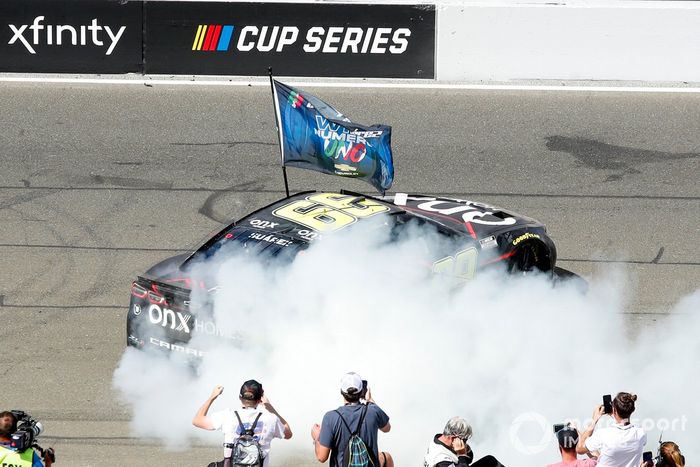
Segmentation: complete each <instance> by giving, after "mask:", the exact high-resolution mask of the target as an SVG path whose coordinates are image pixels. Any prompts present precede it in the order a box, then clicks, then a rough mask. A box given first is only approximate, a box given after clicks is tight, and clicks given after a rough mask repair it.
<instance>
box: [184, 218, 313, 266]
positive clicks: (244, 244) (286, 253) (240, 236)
mask: <svg viewBox="0 0 700 467" xmlns="http://www.w3.org/2000/svg"><path fill="white" fill-rule="evenodd" d="M307 246H308V245H307V244H306V243H304V242H300V241H298V240H295V239H294V238H292V237H288V236H286V235H283V234H276V233H270V232H265V231H263V230H260V229H254V228H250V227H238V226H232V227H231V228H229V229H227V230H226V231H224V232H222V233H221V234H220V235H219V236H218V238H217V239H215V241H213V242H210V243H207V244H205V245H203V246H202V247H201V248H200V249H199V250H197V252H195V254H194V255H192V256H191V257H190V258H189V259H188V260H187V262H186V263H193V262H200V261H206V260H208V259H210V258H212V257H213V256H214V255H215V254H216V253H218V252H219V251H220V250H221V249H222V248H224V247H225V249H226V251H227V252H230V253H234V252H242V253H245V254H247V255H255V256H257V257H260V258H263V259H272V258H275V259H281V260H283V261H285V262H288V261H292V259H294V257H295V256H296V254H297V253H298V252H299V250H301V249H304V248H306V247H307Z"/></svg>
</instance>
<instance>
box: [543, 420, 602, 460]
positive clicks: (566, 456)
mask: <svg viewBox="0 0 700 467" xmlns="http://www.w3.org/2000/svg"><path fill="white" fill-rule="evenodd" d="M556 435H557V442H558V444H559V453H560V454H561V462H557V463H556V464H549V465H548V466H547V467H593V466H595V465H596V461H595V459H579V458H578V457H577V456H576V444H577V443H578V430H577V429H576V428H574V427H573V426H571V425H567V426H566V427H564V428H563V429H561V430H559V431H557V433H556Z"/></svg>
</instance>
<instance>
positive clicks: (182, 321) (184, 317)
mask: <svg viewBox="0 0 700 467" xmlns="http://www.w3.org/2000/svg"><path fill="white" fill-rule="evenodd" d="M148 318H149V321H150V322H151V323H152V324H155V325H160V326H162V327H170V329H171V330H175V331H180V332H183V333H185V334H190V333H192V332H195V333H197V334H207V335H210V336H217V337H225V338H227V339H237V338H239V337H240V336H239V335H237V334H234V333H231V332H228V331H226V330H224V329H221V328H220V327H218V326H217V325H216V323H215V322H213V321H209V320H203V319H197V318H194V317H193V316H192V315H191V314H189V313H181V312H179V311H173V310H171V309H169V308H161V307H159V306H158V305H151V306H150V307H149V308H148ZM177 323H179V324H177ZM176 324H177V326H176Z"/></svg>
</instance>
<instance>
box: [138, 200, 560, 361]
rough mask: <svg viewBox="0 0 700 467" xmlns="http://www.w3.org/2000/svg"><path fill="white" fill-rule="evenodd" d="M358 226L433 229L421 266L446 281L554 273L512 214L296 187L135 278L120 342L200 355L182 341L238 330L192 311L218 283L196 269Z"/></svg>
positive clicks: (549, 250)
mask: <svg viewBox="0 0 700 467" xmlns="http://www.w3.org/2000/svg"><path fill="white" fill-rule="evenodd" d="M372 219H374V220H375V221H376V220H378V219H381V222H372V221H371V220H372ZM362 225H367V226H371V227H372V228H374V229H377V228H380V229H388V232H387V233H388V234H389V235H388V236H387V237H388V238H390V239H391V238H398V237H399V236H400V233H401V232H402V231H403V230H404V229H406V228H407V227H408V226H411V225H416V226H424V227H427V228H430V229H432V230H433V231H434V232H436V234H437V235H438V236H439V238H445V239H448V240H450V241H447V242H436V243H439V244H440V246H435V248H431V247H430V245H428V248H427V249H426V253H425V254H426V255H427V259H428V261H427V262H425V263H424V264H427V265H429V266H428V267H429V268H430V271H428V272H429V273H431V274H437V275H442V276H447V277H449V278H451V279H459V280H470V279H472V278H474V277H475V275H477V274H478V273H479V271H480V270H483V269H485V268H489V267H494V266H495V265H499V264H500V265H502V266H504V268H505V269H506V270H508V271H510V272H511V273H523V274H524V273H530V272H534V271H539V272H544V273H549V274H552V273H553V272H554V271H555V263H556V257H557V253H556V248H555V246H554V242H553V241H552V239H551V238H550V237H549V235H548V234H547V229H546V228H545V226H544V225H543V224H541V223H540V222H538V221H536V220H534V219H530V218H528V217H525V216H522V215H519V214H516V213H514V212H510V211H506V210H504V209H501V208H497V207H494V206H490V205H487V204H483V203H478V202H472V201H467V200H462V199H452V198H440V197H435V196H427V195H415V194H407V193H396V194H392V195H384V196H378V197H371V196H367V195H363V194H360V193H354V192H348V191H340V192H338V193H328V192H315V191H308V192H302V193H297V194H294V195H291V196H289V197H286V198H284V199H281V200H279V201H276V202H274V203H272V204H270V205H269V206H266V207H264V208H262V209H259V210H257V211H255V212H253V213H251V214H248V215H247V216H245V217H243V218H242V219H240V220H238V221H235V222H232V223H231V224H230V225H228V226H226V227H225V228H223V229H222V230H221V231H219V232H218V233H216V234H214V235H213V236H212V237H211V238H210V239H209V240H208V241H206V242H205V243H204V244H203V245H201V246H200V247H199V248H197V249H196V250H195V251H193V252H191V253H190V254H184V255H178V256H174V257H171V258H168V259H166V260H164V261H162V262H160V263H158V264H157V265H155V266H153V267H152V268H151V269H149V270H148V271H147V272H146V273H145V274H144V275H142V276H139V277H138V278H137V280H136V281H134V282H133V284H132V286H131V303H130V307H129V312H128V315H127V326H126V327H127V345H129V346H134V347H137V348H146V349H159V350H161V351H165V352H173V353H182V354H184V355H186V356H194V357H202V356H203V355H204V353H205V352H204V351H203V350H201V349H197V348H192V347H191V346H190V345H189V342H190V340H191V339H192V336H193V335H194V334H198V333H203V334H207V335H212V336H216V337H218V338H231V339H235V338H236V336H235V335H231V333H230V332H228V331H225V330H222V329H220V328H219V327H217V325H216V323H215V322H214V321H213V319H212V314H211V309H207V308H211V307H207V306H206V305H202V304H201V303H198V308H197V309H194V304H192V301H191V293H192V291H193V289H194V288H199V289H201V291H203V292H204V294H205V296H206V295H207V294H211V295H212V296H213V294H215V293H216V291H217V285H216V284H214V283H206V281H204V280H202V279H201V278H199V277H198V278H197V279H196V280H195V279H194V278H193V276H192V275H191V274H190V273H191V272H192V270H193V267H194V266H195V265H197V264H202V263H203V262H204V261H206V260H207V259H208V258H211V257H213V256H214V255H215V254H216V253H217V252H218V251H220V250H221V249H222V248H224V247H236V246H240V247H241V248H245V249H246V251H247V252H252V253H254V254H255V255H259V256H260V257H268V258H280V257H283V258H284V260H285V261H292V260H293V259H294V257H296V255H298V254H299V253H300V252H302V251H303V250H305V249H306V248H308V247H309V246H310V245H311V244H313V243H314V242H319V241H323V238H324V237H327V236H329V235H333V234H334V233H335V232H340V231H342V230H343V229H345V228H348V227H349V226H356V227H355V228H357V226H360V227H361V226H362ZM446 249H447V250H446ZM424 267H425V266H424ZM200 301H201V300H199V301H198V302H200ZM203 302H205V303H206V300H204V301H203Z"/></svg>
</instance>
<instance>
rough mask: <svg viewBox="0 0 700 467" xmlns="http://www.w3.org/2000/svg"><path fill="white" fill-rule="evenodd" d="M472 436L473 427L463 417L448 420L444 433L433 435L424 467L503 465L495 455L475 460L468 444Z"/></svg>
mask: <svg viewBox="0 0 700 467" xmlns="http://www.w3.org/2000/svg"><path fill="white" fill-rule="evenodd" d="M471 436H472V427H471V426H470V425H469V424H468V423H467V422H466V420H464V419H463V418H461V417H452V418H451V419H449V420H448V421H447V425H445V429H444V430H442V434H440V433H438V434H436V435H435V436H434V437H433V442H432V443H430V445H428V451H427V452H426V453H425V457H424V458H423V466H424V467H466V466H468V465H470V464H471V466H472V467H503V464H501V463H500V462H498V460H496V458H495V457H493V456H485V457H482V458H481V459H479V460H478V461H476V462H474V463H473V464H472V463H471V462H472V459H474V452H473V451H472V449H471V447H470V446H469V445H468V444H467V441H468V440H469V438H471Z"/></svg>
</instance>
